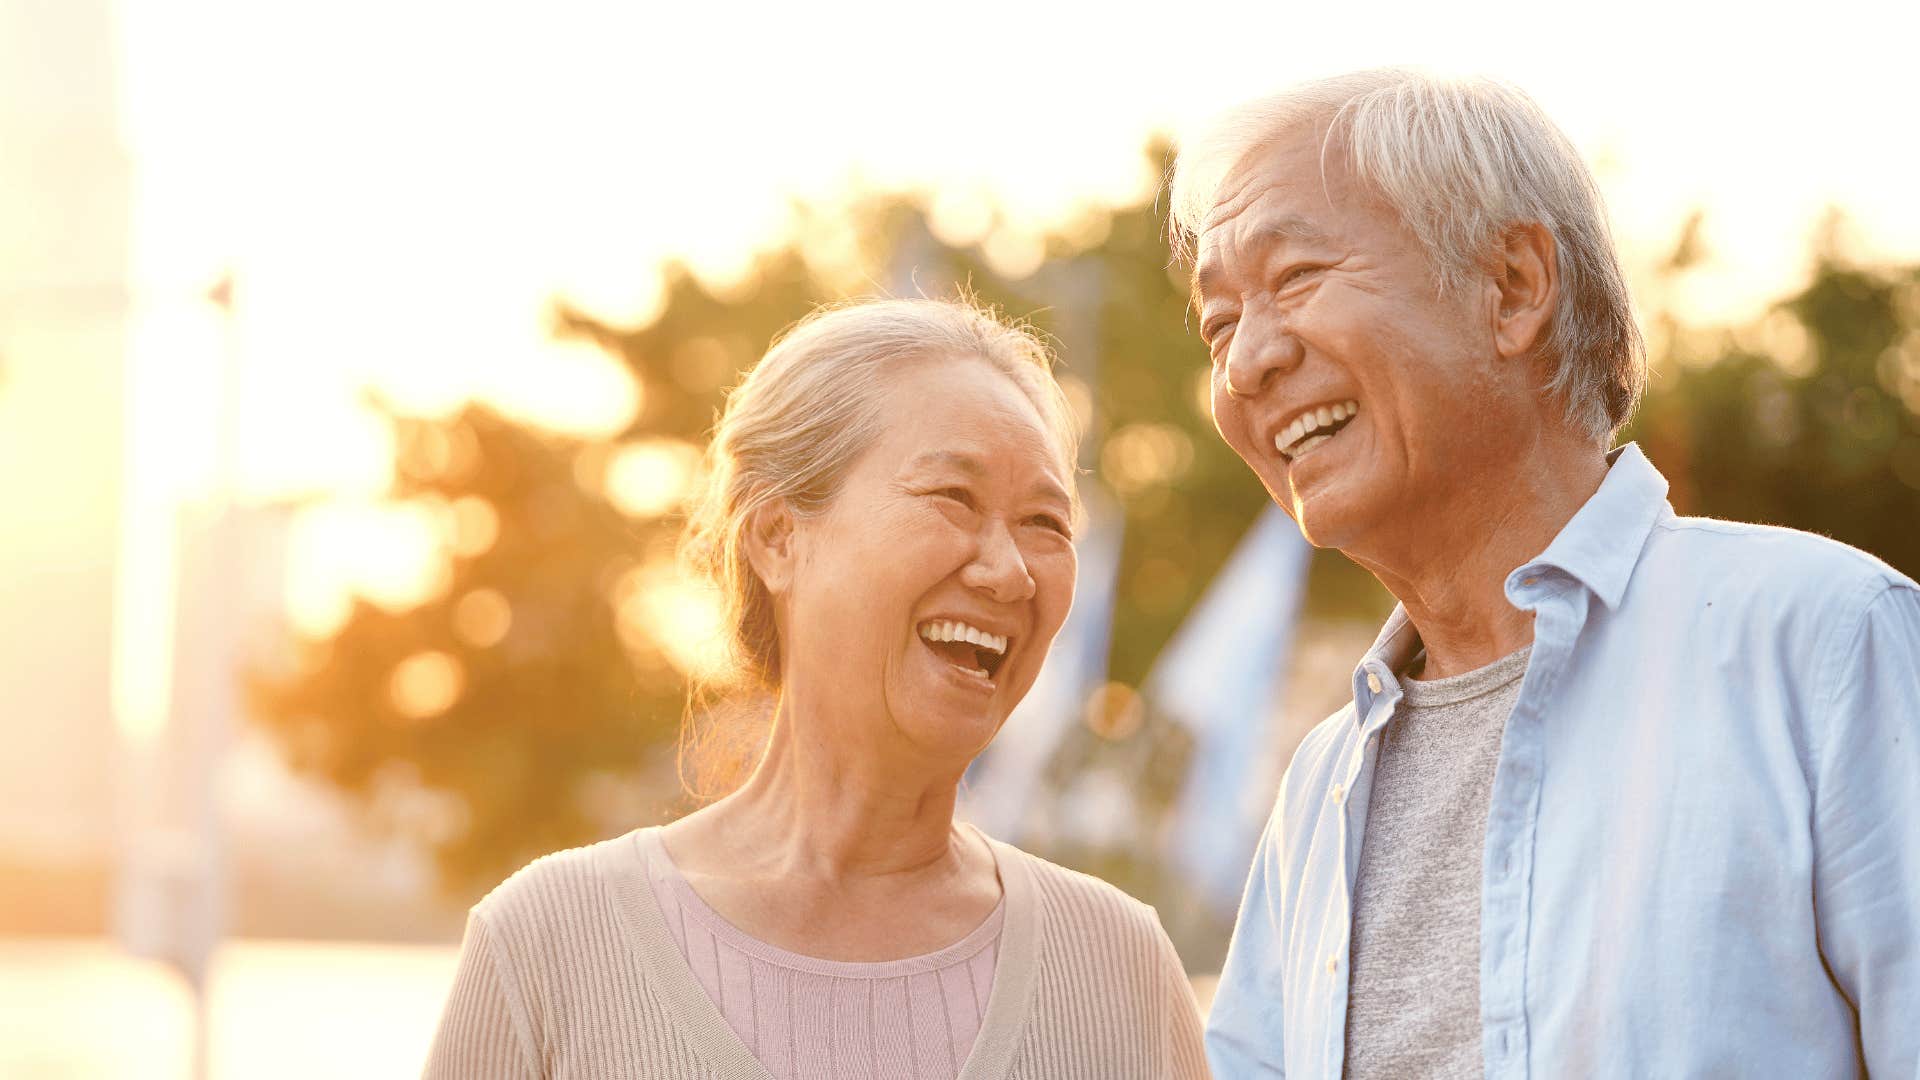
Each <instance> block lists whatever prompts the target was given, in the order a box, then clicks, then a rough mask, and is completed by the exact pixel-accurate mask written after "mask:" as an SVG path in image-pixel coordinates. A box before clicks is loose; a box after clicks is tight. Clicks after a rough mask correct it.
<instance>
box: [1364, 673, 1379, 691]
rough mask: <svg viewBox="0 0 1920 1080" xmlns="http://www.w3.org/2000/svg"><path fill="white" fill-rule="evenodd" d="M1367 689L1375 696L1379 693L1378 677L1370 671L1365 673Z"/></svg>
mask: <svg viewBox="0 0 1920 1080" xmlns="http://www.w3.org/2000/svg"><path fill="white" fill-rule="evenodd" d="M1367 689H1369V690H1371V691H1373V692H1374V693H1376V694H1377V693H1379V692H1380V676H1378V675H1375V674H1374V673H1373V672H1371V671H1369V672H1367Z"/></svg>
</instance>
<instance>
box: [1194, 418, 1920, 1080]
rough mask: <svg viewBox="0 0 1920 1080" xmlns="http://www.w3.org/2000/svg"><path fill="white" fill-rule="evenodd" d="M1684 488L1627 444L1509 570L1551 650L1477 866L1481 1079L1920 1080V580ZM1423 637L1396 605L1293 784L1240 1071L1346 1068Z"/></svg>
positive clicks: (1272, 871)
mask: <svg viewBox="0 0 1920 1080" xmlns="http://www.w3.org/2000/svg"><path fill="white" fill-rule="evenodd" d="M1666 493H1667V482H1666V480H1665V479H1664V478H1663V477H1661V475H1660V474H1659V473H1658V472H1657V471H1655V469H1654V468H1653V466H1652V465H1651V464H1650V463H1648V461H1647V459H1646V457H1645V456H1644V455H1642V454H1641V452H1640V451H1639V449H1638V448H1636V447H1633V446H1627V447H1624V448H1622V449H1620V450H1617V451H1615V452H1614V454H1613V457H1612V467H1611V469H1610V470H1609V471H1608V474H1607V477H1606V479H1605V481H1604V482H1603V483H1602V484H1601V486H1600V489H1599V491H1597V492H1596V493H1595V494H1594V496H1593V497H1592V499H1590V500H1589V501H1588V502H1587V504H1586V505H1585V506H1584V507H1582V508H1581V510H1580V512H1579V513H1578V514H1576V515H1574V517H1573V520H1571V521H1570V522H1568V523H1567V526H1566V528H1564V529H1563V530H1562V531H1561V533H1560V535H1559V536H1558V537H1556V538H1555V539H1554V541H1553V543H1552V545H1551V546H1549V547H1548V548H1547V550H1546V551H1545V552H1544V553H1543V554H1541V555H1540V557H1538V558H1536V559H1534V560H1532V561H1531V562H1529V563H1527V564H1526V565H1524V566H1522V567H1520V568H1519V569H1517V570H1515V571H1514V572H1513V573H1512V574H1511V575H1510V576H1509V577H1508V578H1507V581H1506V595H1507V598H1508V599H1509V600H1510V601H1511V602H1512V603H1513V604H1514V606H1515V607H1517V608H1520V609H1521V610H1524V611H1531V612H1533V614H1534V645H1533V656H1532V658H1531V660H1530V662H1529V664H1528V667H1527V673H1526V677H1525V679H1524V680H1523V681H1522V683H1521V689H1520V698H1519V701H1518V702H1517V703H1516V704H1515V706H1514V709H1513V713H1512V715H1511V716H1510V717H1509V719H1508V720H1507V726H1506V734H1505V739H1504V742H1503V744H1502V746H1501V749H1500V760H1499V764H1498V766H1497V769H1496V772H1495V774H1494V780H1493V794H1492V801H1491V804H1490V806H1489V808H1488V813H1487V835H1486V846H1485V849H1484V853H1483V856H1482V865H1481V881H1480V1024H1481V1050H1482V1054H1483V1059H1484V1061H1485V1065H1486V1074H1487V1075H1488V1076H1490V1077H1522V1076H1529V1075H1532V1076H1541V1077H1561V1076H1579V1077H1588V1076H1608V1077H1612V1076H1620V1077H1644V1076H1675V1077H1681V1076H1684V1077H1693V1076H1741V1077H1746V1076H1783V1077H1844V1076H1854V1075H1858V1074H1860V1073H1861V1072H1862V1071H1863V1070H1865V1071H1868V1072H1871V1073H1872V1074H1873V1075H1874V1076H1899V1077H1913V1076H1916V1075H1920V588H1916V586H1915V584H1914V583H1913V582H1912V581H1911V580H1909V579H1907V578H1905V577H1903V576H1901V575H1900V574H1899V573H1897V572H1895V571H1894V570H1893V569H1891V568H1890V567H1888V566H1887V565H1885V564H1884V563H1882V562H1880V561H1879V560H1877V559H1874V558H1873V557H1871V556H1869V555H1865V554H1863V553H1861V552H1858V551H1855V550H1853V549H1852V548H1848V547H1845V546H1844V545H1841V544H1837V543H1834V542H1832V541H1830V540H1825V539H1822V538H1819V537H1815V536H1810V535H1807V534H1804V533H1798V532H1792V531H1789V530H1785V529H1775V528H1767V527H1763V526H1755V525H1739V524H1732V523H1729V522H1723V521H1710V520H1703V519H1698V518H1683V517H1677V516H1675V514H1674V513H1673V510H1672V508H1671V507H1670V506H1668V505H1667V501H1666ZM1915 527H1916V528H1920V521H1916V522H1915ZM1416 647H1417V639H1416V637H1415V634H1414V628H1413V626H1412V624H1410V623H1409V622H1408V621H1407V617H1406V612H1405V610H1404V609H1402V610H1399V611H1396V612H1395V613H1394V615H1393V617H1392V618H1391V619H1389V620H1388V621H1387V625H1386V628H1385V629H1384V630H1383V631H1382V632H1381V634H1380V638H1379V640H1378V641H1377V642H1376V643H1375V644H1374V647H1373V648H1372V649H1371V650H1369V651H1368V653H1367V656H1366V658H1365V660H1364V661H1363V662H1362V663H1361V665H1360V667H1359V668H1358V669H1356V670H1355V672H1354V676H1353V704H1352V705H1351V706H1347V707H1344V708H1342V709H1341V710H1340V711H1339V712H1337V713H1335V714H1334V715H1333V716H1331V717H1329V718H1328V719H1327V720H1326V721H1324V722H1323V723H1321V724H1320V725H1319V726H1318V727H1316V728H1314V730H1313V731H1312V733H1311V734H1309V735H1308V736H1307V737H1306V739H1305V741H1304V742H1302V743H1301V745H1300V749H1299V750H1298V751H1297V752H1296V753H1295V755H1294V759H1293V764H1292V765H1291V767H1290V768H1288V770H1287V774H1286V778H1285V779H1284V780H1283V781H1282V782H1281V790H1280V798H1279V802H1278V804H1277V805H1276V806H1275V808H1274V811H1273V817H1272V819H1271V820H1270V821H1269V822H1268V824H1267V828H1266V831H1265V833H1264V835H1263V836H1262V837H1261V840H1260V846H1259V850H1258V852H1257V854H1256V855H1255V859H1254V865H1253V872H1252V876H1251V878H1250V879H1249V881H1248V884H1247V892H1246V899H1245V902H1244V904H1243V905H1242V907H1241V910H1240V921H1239V924H1238V925H1237V926H1236V927H1235V929H1234V935H1233V944H1232V946H1231V947H1230V948H1229V950H1228V953H1227V962H1226V969H1225V971H1223V972H1222V973H1221V980H1220V986H1219V990H1218V992H1217V995H1216V997H1215V999H1214V1004H1213V1012H1212V1015H1211V1017H1210V1018H1209V1020H1208V1024H1207V1052H1208V1056H1209V1058H1210V1060H1211V1061H1212V1064H1213V1069H1214V1074H1215V1076H1216V1077H1218V1078H1219V1080H1248V1078H1253V1077H1280V1076H1289V1077H1294V1078H1295V1080H1299V1078H1303V1077H1337V1076H1339V1075H1340V1073H1341V1067H1342V1060H1343V1054H1344V1050H1345V1035H1346V1022H1347V961H1348V956H1349V953H1348V949H1349V947H1350V940H1351V938H1350V934H1351V928H1352V923H1351V913H1352V900H1353V880H1354V874H1355V872H1356V871H1357V870H1358V868H1359V866H1360V845H1361V843H1362V842H1363V840H1364V838H1365V836H1366V826H1367V804H1368V799H1369V795H1370V788H1371V785H1372V782H1373V766H1374V759H1375V754H1376V752H1377V748H1378V744H1379V739H1378V735H1379V733H1380V729H1381V728H1382V727H1383V726H1385V725H1386V724H1387V723H1389V722H1390V721H1391V720H1392V718H1393V714H1394V709H1395V706H1396V704H1397V703H1398V702H1399V700H1400V690H1399V686H1398V683H1397V681H1396V677H1395V675H1394V672H1395V671H1396V670H1400V669H1401V668H1402V666H1403V665H1404V663H1405V662H1406V661H1407V660H1408V659H1410V657H1411V653H1412V652H1413V650H1414V649H1415V648H1416ZM1436 992H1441V993H1444V992H1446V988H1436Z"/></svg>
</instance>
